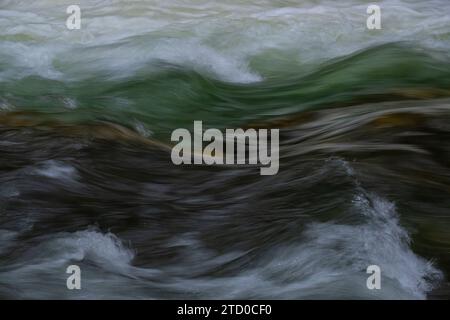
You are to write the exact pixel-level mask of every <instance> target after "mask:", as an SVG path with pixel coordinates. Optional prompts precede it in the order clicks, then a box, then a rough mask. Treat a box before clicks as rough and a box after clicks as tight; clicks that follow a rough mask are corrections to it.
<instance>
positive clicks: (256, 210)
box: [0, 0, 450, 299]
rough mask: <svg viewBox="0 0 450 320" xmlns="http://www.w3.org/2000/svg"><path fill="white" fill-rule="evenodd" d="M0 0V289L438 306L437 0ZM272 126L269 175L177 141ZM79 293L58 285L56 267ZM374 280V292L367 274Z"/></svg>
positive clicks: (445, 257) (449, 201) (446, 258)
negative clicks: (199, 156)
mask: <svg viewBox="0 0 450 320" xmlns="http://www.w3.org/2000/svg"><path fill="white" fill-rule="evenodd" d="M77 2H78V4H79V5H80V7H81V12H82V26H81V29H80V30H68V29H67V28H66V24H65V23H66V19H67V17H68V15H67V14H66V8H67V6H69V5H71V4H72V3H71V1H70V0H60V1H56V0H26V1H25V0H0V297H1V298H6V299H11V298H12V299H15V298H31V299H47V298H58V299H59V298H63V299H71V298H82V299H95V298H118V299H127V298H132V299H133V298H136V299H142V298H149V299H153V298H154V299H158V298H168V299H173V298H189V299H196V298H230V299H232V298H241V299H247V298H276V299H285V298H292V299H330V298H337V299H425V298H434V299H440V298H446V299H448V298H449V297H450V283H449V282H448V278H449V276H450V231H449V228H450V197H449V195H450V59H449V57H450V54H449V52H450V51H449V48H450V2H449V1H447V0H432V1H412V0H411V1H406V0H392V1H391V0H389V1H388V0H385V1H380V2H378V4H379V5H380V7H381V10H382V11H381V12H382V16H381V17H382V20H381V21H382V29H381V30H368V29H367V27H366V19H367V16H368V15H367V14H366V9H367V6H368V3H367V2H366V1H353V0H344V1H339V2H338V1H331V0H330V1H312V0H309V1H294V0H286V1H281V0H272V1H269V0H258V1H256V0H248V1H243V0H223V1H220V2H219V1H217V2H213V1H206V0H190V1H182V0H166V1H157V0H136V1H119V0H103V1H102V0H89V1H88V0H79V1H77ZM194 120H202V121H203V124H204V126H205V127H210V128H219V129H225V128H238V127H243V128H280V170H279V172H278V174H276V175H273V176H261V175H260V174H259V168H258V167H257V166H250V165H247V166H246V165H244V166H207V165H197V166H195V165H192V166H188V165H186V166H175V165H174V164H172V161H171V159H170V146H171V144H172V142H171V141H170V135H171V132H172V131H173V130H174V129H176V128H192V126H193V121H194ZM72 264H76V265H78V266H80V268H81V270H82V289H81V290H68V289H67V288H66V279H67V276H68V274H66V268H67V266H69V265H72ZM372 264H375V265H378V266H379V267H380V269H381V275H382V282H381V286H382V287H381V289H380V290H368V289H367V287H366V280H367V277H368V276H369V275H368V274H367V273H366V268H367V267H368V266H369V265H372Z"/></svg>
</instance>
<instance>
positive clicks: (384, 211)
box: [0, 160, 443, 299]
mask: <svg viewBox="0 0 450 320" xmlns="http://www.w3.org/2000/svg"><path fill="white" fill-rule="evenodd" d="M336 163H337V164H338V166H341V168H342V169H343V170H345V171H346V173H347V174H348V175H349V176H351V177H353V178H354V172H353V169H352V168H351V167H350V166H349V164H348V163H347V162H343V161H340V160H338V161H337V162H336ZM336 163H335V164H336ZM347 215H348V216H349V217H351V220H352V221H360V222H354V224H343V223H339V222H338V221H334V222H333V221H330V222H314V223H311V224H310V225H308V226H307V228H306V230H305V231H304V232H303V233H302V234H301V235H300V238H299V241H298V242H297V243H295V242H294V243H290V244H289V245H283V246H276V247H274V248H273V249H272V250H270V251H269V252H267V253H266V254H265V255H263V256H262V257H260V258H258V260H257V261H255V264H254V265H253V266H252V267H251V268H244V270H241V272H239V274H237V275H235V276H224V277H220V276H213V277H207V276H204V274H205V273H206V274H207V273H208V272H210V271H212V270H215V269H217V268H219V269H220V268H221V267H222V266H224V265H226V264H227V263H229V262H232V261H234V260H236V259H238V258H241V257H243V256H245V255H246V254H248V253H247V252H236V251H231V252H226V253H222V254H219V253H217V252H213V251H211V250H209V249H207V248H206V246H205V244H203V243H202V242H201V241H200V240H199V239H198V238H197V237H196V235H195V234H184V235H179V236H177V238H174V239H173V241H169V242H167V244H166V245H167V248H168V249H169V248H173V247H179V248H182V249H183V252H185V255H184V256H182V257H181V260H179V262H178V263H176V264H170V265H166V266H162V267H160V268H157V269H151V268H144V267H137V266H134V265H133V259H134V257H135V255H136V252H135V250H134V249H133V246H132V244H131V243H123V241H121V240H120V239H119V238H117V237H116V236H115V235H113V234H111V233H101V232H100V231H98V230H96V229H89V230H82V231H79V232H75V233H59V234H52V235H48V236H45V237H44V238H43V241H41V242H39V243H38V244H36V245H35V246H34V247H32V248H29V249H27V250H26V251H25V252H24V253H22V254H21V255H20V256H19V257H18V258H17V259H13V261H11V262H10V263H9V264H7V265H4V266H2V267H1V268H0V293H2V292H1V290H2V289H1V288H2V287H4V288H14V289H13V290H12V291H11V290H10V291H8V293H9V295H11V292H13V295H15V296H16V297H20V298H33V299H36V298H38V299H42V298H87V299H89V298H119V299H120V298H122V299H127V298H138V299H143V298H161V297H165V296H166V297H178V298H182V297H189V298H225V299H238V298H241V299H248V298H262V299H264V298H272V299H273V298H276V299H285V298H291V299H292V298H294V299H317V298H319V299H332V298H336V297H339V298H341V299H342V298H354V299H369V298H372V299H373V298H378V299H424V298H426V293H427V292H429V291H430V290H431V289H432V288H433V285H434V284H436V282H439V281H440V280H441V279H442V276H443V275H442V273H441V272H440V271H439V270H437V269H436V268H435V267H434V266H433V265H432V263H431V262H429V261H426V260H425V259H423V258H421V257H419V256H417V255H416V254H414V253H413V252H412V251H411V249H410V241H411V240H410V237H409V235H408V232H407V231H406V230H405V229H404V228H403V227H402V226H401V225H400V223H399V217H398V213H397V212H396V208H395V204H394V203H392V202H390V201H388V200H386V199H384V198H381V197H379V196H377V195H374V194H366V192H365V190H364V189H363V188H361V186H359V185H358V182H357V180H356V179H355V195H354V200H353V205H352V207H351V209H350V211H349V212H348V213H347ZM16 237H17V234H12V233H11V232H6V231H3V230H0V239H3V240H4V241H2V247H0V251H2V249H5V248H3V247H5V246H6V247H7V246H8V245H9V244H8V241H12V240H14V239H15V238H16ZM70 264H77V265H79V266H80V267H81V270H82V290H80V291H69V290H67V289H66V288H65V279H66V277H67V275H66V274H65V272H64V271H65V268H66V267H67V266H68V265H70ZM373 264H376V265H378V266H379V267H380V268H381V275H382V281H381V286H382V288H381V289H380V290H368V289H367V287H366V279H367V277H368V276H369V275H368V274H367V273H366V272H365V271H366V268H367V267H368V266H369V265H373Z"/></svg>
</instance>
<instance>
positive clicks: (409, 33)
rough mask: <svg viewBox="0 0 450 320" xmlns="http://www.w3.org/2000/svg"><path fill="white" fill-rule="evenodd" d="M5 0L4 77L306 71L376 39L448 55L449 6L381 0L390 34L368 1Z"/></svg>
mask: <svg viewBox="0 0 450 320" xmlns="http://www.w3.org/2000/svg"><path fill="white" fill-rule="evenodd" d="M72 2H73V1H71V0H62V1H55V0H51V1H50V0H34V1H30V0H26V1H17V0H1V1H0V30H1V32H0V61H1V62H2V63H4V64H5V65H4V66H3V67H2V68H0V80H2V79H3V80H5V79H16V78H21V77H25V76H28V75H39V76H42V77H46V78H51V79H59V80H61V79H64V80H76V79H83V78H85V77H90V76H92V75H93V74H101V75H104V76H108V77H112V78H115V77H123V76H130V75H134V74H136V73H137V72H139V71H142V70H143V69H145V70H146V72H148V71H149V70H152V69H155V71H157V70H158V68H157V67H156V66H155V65H154V64H153V65H152V63H155V62H165V63H170V64H175V65H179V66H183V67H188V68H192V69H194V70H196V71H198V72H201V73H204V74H207V75H209V76H214V77H217V78H220V79H222V80H226V81H232V82H255V81H260V80H262V79H264V78H266V77H268V76H271V75H272V74H274V73H275V72H278V73H280V72H283V71H285V72H289V71H290V70H292V67H297V68H294V70H302V68H303V70H305V72H306V71H307V70H308V69H309V68H312V67H313V66H314V65H315V64H317V63H320V62H323V61H327V60H329V59H330V58H334V57H338V56H342V55H346V54H350V53H352V52H355V51H357V50H361V49H364V48H367V47H369V46H371V45H375V44H381V43H387V42H393V41H415V42H417V43H420V44H421V45H423V46H425V47H429V48H438V49H442V50H444V51H448V48H449V44H450V42H449V40H450V37H449V31H450V16H449V14H448V12H450V2H449V1H446V0H433V1H405V0H393V1H391V0H389V1H379V2H377V3H378V4H379V5H380V6H381V10H382V30H379V31H369V30H367V28H366V19H367V16H368V15H367V14H366V9H367V2H366V1H352V0H346V1H339V2H338V1H320V2H317V1H268V0H266V1H256V0H255V1H235V0H226V1H220V2H213V1H174V0H168V1H164V2H161V1H157V0H145V1H144V0H138V1H117V0H116V1H113V0H111V1H105V0H103V1H100V0H97V1H95V0H81V1H78V2H77V3H78V4H79V5H80V7H81V10H82V17H81V18H82V27H81V30H68V29H67V28H66V25H65V22H66V19H67V17H68V15H67V14H66V8H67V6H68V5H71V4H72Z"/></svg>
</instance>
